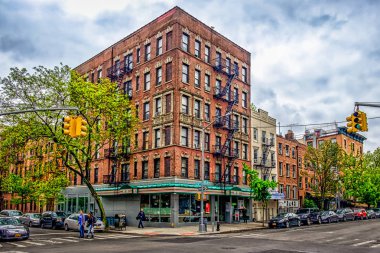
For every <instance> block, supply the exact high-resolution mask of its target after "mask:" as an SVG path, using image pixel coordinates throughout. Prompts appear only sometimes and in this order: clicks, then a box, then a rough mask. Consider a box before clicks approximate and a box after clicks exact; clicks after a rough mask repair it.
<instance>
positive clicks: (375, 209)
mask: <svg viewBox="0 0 380 253" xmlns="http://www.w3.org/2000/svg"><path fill="white" fill-rule="evenodd" d="M372 210H373V211H374V212H375V214H376V218H380V208H372Z"/></svg>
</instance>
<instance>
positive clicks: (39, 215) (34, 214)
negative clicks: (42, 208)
mask: <svg viewBox="0 0 380 253" xmlns="http://www.w3.org/2000/svg"><path fill="white" fill-rule="evenodd" d="M30 217H31V218H36V219H39V218H41V214H39V213H32V214H31V215H30Z"/></svg>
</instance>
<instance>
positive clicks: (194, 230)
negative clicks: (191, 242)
mask: <svg viewBox="0 0 380 253" xmlns="http://www.w3.org/2000/svg"><path fill="white" fill-rule="evenodd" d="M263 228H266V227H263V224H262V223H261V222H251V223H246V224H244V223H233V224H224V223H222V224H221V226H220V231H216V224H215V227H214V232H212V225H211V224H208V225H207V231H208V232H206V233H199V232H198V224H197V225H194V226H184V227H177V228H156V227H145V228H143V229H142V228H137V227H128V226H127V228H126V229H123V230H118V229H110V230H109V232H111V233H122V234H132V235H145V236H181V235H182V236H191V235H204V234H221V233H237V232H241V231H250V230H258V229H263Z"/></svg>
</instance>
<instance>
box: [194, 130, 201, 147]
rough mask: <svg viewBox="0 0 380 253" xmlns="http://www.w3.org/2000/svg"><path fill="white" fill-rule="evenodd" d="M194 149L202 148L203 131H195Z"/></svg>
mask: <svg viewBox="0 0 380 253" xmlns="http://www.w3.org/2000/svg"><path fill="white" fill-rule="evenodd" d="M194 148H195V149H200V148H201V131H199V130H194Z"/></svg>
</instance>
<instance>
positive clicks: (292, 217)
mask: <svg viewBox="0 0 380 253" xmlns="http://www.w3.org/2000/svg"><path fill="white" fill-rule="evenodd" d="M268 226H269V228H275V227H286V228H289V227H291V226H299V227H300V226H301V219H300V217H299V216H298V215H297V214H295V213H280V214H278V215H277V216H276V217H274V218H272V219H270V220H269V222H268Z"/></svg>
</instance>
